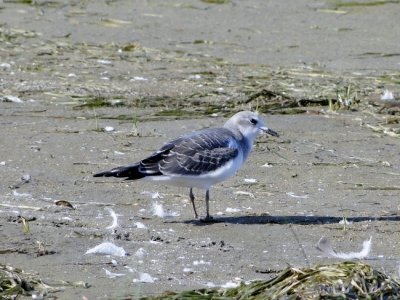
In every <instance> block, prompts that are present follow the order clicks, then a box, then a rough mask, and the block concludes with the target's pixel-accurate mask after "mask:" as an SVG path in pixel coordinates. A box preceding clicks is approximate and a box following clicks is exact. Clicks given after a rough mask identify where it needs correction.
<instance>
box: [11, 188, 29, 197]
mask: <svg viewBox="0 0 400 300" xmlns="http://www.w3.org/2000/svg"><path fill="white" fill-rule="evenodd" d="M13 195H14V196H15V197H20V198H32V195H31V194H29V193H18V192H17V191H16V190H13Z"/></svg>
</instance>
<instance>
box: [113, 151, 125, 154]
mask: <svg viewBox="0 0 400 300" xmlns="http://www.w3.org/2000/svg"><path fill="white" fill-rule="evenodd" d="M114 154H115V155H125V153H124V152H121V151H114Z"/></svg>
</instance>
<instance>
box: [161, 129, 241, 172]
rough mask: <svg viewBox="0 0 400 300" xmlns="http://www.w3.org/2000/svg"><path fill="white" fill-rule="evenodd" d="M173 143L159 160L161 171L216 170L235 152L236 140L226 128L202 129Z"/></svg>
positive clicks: (232, 156)
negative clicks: (166, 153) (173, 145)
mask: <svg viewBox="0 0 400 300" xmlns="http://www.w3.org/2000/svg"><path fill="white" fill-rule="evenodd" d="M172 143H174V144H175V147H174V148H173V149H171V150H170V151H169V153H168V155H167V156H166V157H165V158H164V159H163V160H162V161H160V166H159V170H160V171H161V172H162V173H163V174H164V175H201V174H204V173H207V172H211V171H215V170H216V169H218V168H219V167H221V166H223V165H225V164H226V163H227V162H229V161H231V160H232V159H234V158H235V157H237V156H238V153H239V151H238V149H237V145H236V141H235V140H234V139H233V136H232V133H231V132H230V131H229V130H227V129H225V128H219V129H217V130H216V129H212V130H203V131H201V132H199V133H196V134H195V135H191V136H190V135H189V136H187V137H183V138H181V139H178V140H175V141H173V142H172Z"/></svg>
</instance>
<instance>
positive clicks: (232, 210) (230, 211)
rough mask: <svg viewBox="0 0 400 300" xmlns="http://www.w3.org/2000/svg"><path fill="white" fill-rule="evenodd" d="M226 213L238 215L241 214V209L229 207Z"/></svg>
mask: <svg viewBox="0 0 400 300" xmlns="http://www.w3.org/2000/svg"><path fill="white" fill-rule="evenodd" d="M225 211H226V212H228V213H236V212H239V211H240V209H239V208H231V207H227V208H226V209H225Z"/></svg>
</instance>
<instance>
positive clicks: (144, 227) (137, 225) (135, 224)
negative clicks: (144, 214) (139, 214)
mask: <svg viewBox="0 0 400 300" xmlns="http://www.w3.org/2000/svg"><path fill="white" fill-rule="evenodd" d="M133 225H134V226H135V227H136V228H139V229H147V226H146V225H144V224H143V223H142V222H135V223H133Z"/></svg>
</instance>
